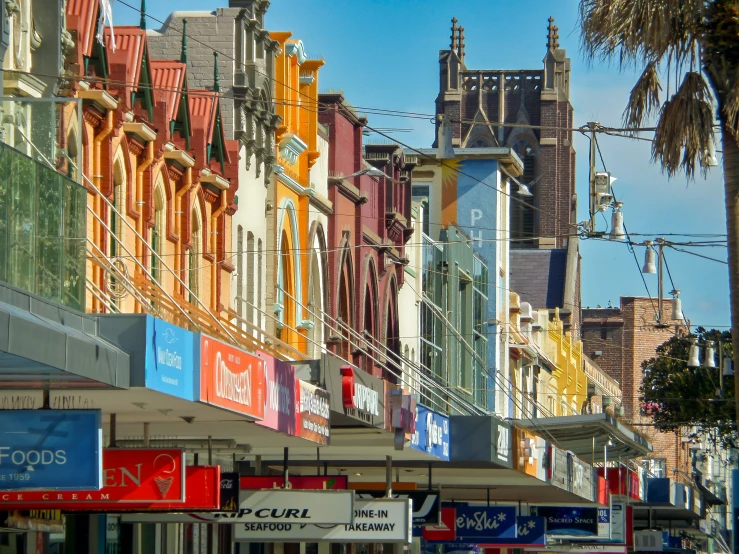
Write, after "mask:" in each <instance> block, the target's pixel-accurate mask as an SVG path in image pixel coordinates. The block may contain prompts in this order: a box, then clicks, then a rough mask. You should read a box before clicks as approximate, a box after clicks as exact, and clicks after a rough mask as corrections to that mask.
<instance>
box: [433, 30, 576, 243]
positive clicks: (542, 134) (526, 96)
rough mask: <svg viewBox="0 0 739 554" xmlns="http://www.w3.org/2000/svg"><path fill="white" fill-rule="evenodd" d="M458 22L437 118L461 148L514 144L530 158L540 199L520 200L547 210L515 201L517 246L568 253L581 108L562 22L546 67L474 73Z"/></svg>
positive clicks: (528, 173) (446, 56)
mask: <svg viewBox="0 0 739 554" xmlns="http://www.w3.org/2000/svg"><path fill="white" fill-rule="evenodd" d="M457 23H458V22H457V19H456V18H454V19H452V35H451V44H450V48H449V49H448V50H441V51H440V52H439V95H438V97H437V98H436V113H437V114H439V115H441V116H443V117H444V119H445V120H446V121H449V122H450V124H451V125H452V128H453V132H452V144H453V146H454V147H455V148H492V147H499V146H507V147H510V148H513V149H515V151H516V153H517V154H518V155H519V157H520V158H521V161H523V163H524V175H523V178H522V179H521V182H522V183H524V184H529V183H531V185H530V187H529V188H530V189H531V192H532V193H533V194H534V196H533V197H518V196H517V197H518V198H521V199H522V200H524V201H525V202H527V203H529V204H532V205H534V206H536V207H537V208H539V210H540V211H539V210H536V209H534V208H531V207H528V206H525V205H523V204H522V203H520V202H516V201H512V202H511V214H510V215H511V219H510V225H511V238H512V239H514V241H515V242H514V243H512V244H511V248H541V249H561V248H566V246H567V236H568V235H571V234H573V230H572V229H573V228H572V227H571V224H572V223H575V150H574V148H573V146H572V131H571V130H568V129H571V128H572V126H573V109H572V105H571V104H570V59H569V58H568V57H567V53H566V51H565V50H564V49H562V48H560V47H559V35H558V29H557V27H556V26H555V25H554V18H552V17H550V18H549V26H548V35H547V50H546V55H545V56H544V60H543V62H544V67H543V68H542V69H513V70H505V69H469V68H468V67H467V66H466V65H465V61H464V59H465V36H464V27H459V26H458V25H457ZM517 125H520V126H517ZM438 126H439V122H438V120H437V134H438ZM532 126H533V127H539V126H542V127H544V128H541V129H540V128H532ZM435 146H436V145H435ZM513 190H514V191H515V187H514V188H513ZM537 237H538V238H537Z"/></svg>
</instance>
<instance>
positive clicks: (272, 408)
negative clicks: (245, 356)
mask: <svg viewBox="0 0 739 554" xmlns="http://www.w3.org/2000/svg"><path fill="white" fill-rule="evenodd" d="M257 356H259V358H261V359H262V360H263V362H264V364H263V368H264V376H263V379H264V392H265V394H264V419H263V420H261V421H258V422H257V425H262V426H264V427H269V428H270V429H274V430H275V431H279V432H280V433H284V434H286V435H290V436H293V437H294V436H297V434H298V432H297V428H296V426H295V422H296V413H295V403H296V402H295V400H296V397H295V393H296V388H295V368H294V367H293V366H292V365H290V364H289V363H287V362H283V361H281V360H276V359H275V358H274V357H273V356H270V355H269V354H266V353H264V352H261V351H257ZM298 392H299V391H298Z"/></svg>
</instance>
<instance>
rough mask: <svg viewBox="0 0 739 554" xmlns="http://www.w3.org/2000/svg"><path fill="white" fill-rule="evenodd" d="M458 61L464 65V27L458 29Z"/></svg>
mask: <svg viewBox="0 0 739 554" xmlns="http://www.w3.org/2000/svg"><path fill="white" fill-rule="evenodd" d="M459 60H460V61H461V62H462V63H464V27H460V28H459Z"/></svg>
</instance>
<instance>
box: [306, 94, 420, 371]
mask: <svg viewBox="0 0 739 554" xmlns="http://www.w3.org/2000/svg"><path fill="white" fill-rule="evenodd" d="M319 101H320V102H321V104H322V105H323V106H325V109H324V110H322V111H321V112H320V114H319V121H320V123H321V125H323V126H324V128H325V129H326V130H327V131H328V141H329V174H330V175H331V177H330V178H329V189H328V193H329V199H330V200H331V202H332V203H333V205H334V213H333V215H331V216H330V217H329V232H328V241H327V242H328V245H327V250H328V267H329V270H328V274H329V277H328V280H329V290H330V301H329V310H330V312H329V313H330V316H331V317H332V318H334V319H336V320H338V321H340V322H341V323H346V324H348V325H349V326H350V328H351V329H352V330H353V331H354V332H353V333H351V332H349V331H348V330H347V329H346V328H344V329H342V328H341V326H340V325H337V326H336V328H335V329H334V331H333V333H335V334H334V335H333V338H332V337H329V341H328V343H329V346H330V348H332V349H333V350H334V351H335V352H339V353H341V357H342V358H344V359H350V358H349V356H352V358H351V359H352V361H353V362H354V363H355V364H357V365H358V366H359V367H361V368H362V369H364V370H365V371H367V372H368V373H370V374H373V375H376V376H379V377H384V378H386V379H388V380H390V381H392V382H396V380H397V379H396V377H395V376H394V375H392V374H391V373H389V372H387V371H385V372H384V373H383V370H382V367H381V365H380V363H378V362H381V363H382V365H386V364H391V365H394V366H395V367H396V368H397V370H396V371H395V372H396V373H399V372H400V371H399V368H400V359H399V356H400V342H399V317H400V316H399V314H398V290H399V288H400V287H401V286H402V285H403V279H404V271H403V267H404V266H403V262H404V259H405V254H404V248H405V246H404V245H405V243H406V242H407V241H408V239H409V238H410V237H411V234H412V233H413V228H412V227H411V226H410V211H411V179H410V176H411V171H412V169H413V166H414V164H412V163H409V162H408V161H406V159H405V156H404V154H403V150H402V149H401V148H400V147H399V146H398V145H395V144H369V145H365V146H363V144H362V128H363V127H364V125H366V124H367V120H366V119H365V118H363V117H360V116H359V115H358V114H357V113H356V112H355V110H354V109H353V108H352V107H351V105H350V104H349V103H348V102H347V101H346V100H345V99H344V97H343V95H341V94H340V93H332V94H321V95H320V97H319ZM370 167H375V168H377V169H379V170H380V171H382V173H384V176H374V175H372V176H371V175H368V174H366V173H365V174H363V175H359V176H355V177H350V178H347V179H345V178H344V177H346V176H351V175H354V174H355V173H357V172H360V171H362V170H364V171H367V170H368V168H370ZM360 336H361V339H360V338H359V337H360Z"/></svg>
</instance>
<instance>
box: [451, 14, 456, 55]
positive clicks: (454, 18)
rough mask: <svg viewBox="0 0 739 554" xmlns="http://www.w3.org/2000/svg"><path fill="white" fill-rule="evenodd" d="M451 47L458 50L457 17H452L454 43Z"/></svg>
mask: <svg viewBox="0 0 739 554" xmlns="http://www.w3.org/2000/svg"><path fill="white" fill-rule="evenodd" d="M451 49H452V51H453V52H456V51H457V18H456V17H452V45H451Z"/></svg>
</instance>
